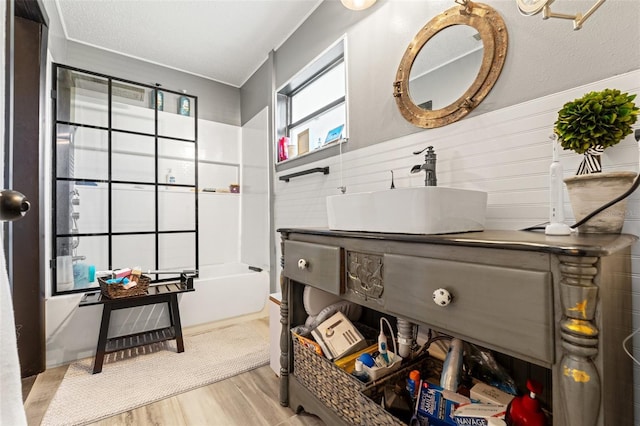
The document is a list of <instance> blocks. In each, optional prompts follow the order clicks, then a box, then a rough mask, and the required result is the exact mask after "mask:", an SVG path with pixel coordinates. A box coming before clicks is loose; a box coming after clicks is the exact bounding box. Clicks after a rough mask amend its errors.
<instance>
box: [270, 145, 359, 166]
mask: <svg viewBox="0 0 640 426" xmlns="http://www.w3.org/2000/svg"><path fill="white" fill-rule="evenodd" d="M347 140H348V139H347V138H342V139H339V140H337V141H333V142H329V143H328V144H326V145H323V146H321V147H320V148H317V149H314V150H313V151H309V152H305V153H304V154H301V155H296V156H295V157H292V158H289V159H287V160H283V161H280V162H278V163H276V173H277V172H281V171H284V170H289V169H292V168H294V167H298V166H302V165H305V164H310V163H312V162H314V161H318V160H323V159H325V158H329V157H333V156H335V155H338V154H339V153H340V147H341V145H342V144H344V143H346V142H347ZM342 150H343V152H344V151H345V147H342Z"/></svg>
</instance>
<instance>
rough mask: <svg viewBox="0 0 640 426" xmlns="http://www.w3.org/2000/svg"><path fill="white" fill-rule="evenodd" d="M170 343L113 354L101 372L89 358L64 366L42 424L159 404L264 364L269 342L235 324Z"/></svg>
mask: <svg viewBox="0 0 640 426" xmlns="http://www.w3.org/2000/svg"><path fill="white" fill-rule="evenodd" d="M184 347H185V350H184V352H182V353H177V352H176V342H175V340H171V341H167V342H162V343H157V344H155V345H148V346H145V347H140V348H134V349H130V350H128V351H121V352H115V353H113V354H109V356H108V358H107V357H105V361H104V364H103V368H102V372H101V373H99V374H92V370H93V358H86V359H83V360H80V361H76V362H74V363H73V364H71V365H70V366H69V369H68V370H67V372H66V374H65V376H64V378H63V379H62V382H61V383H60V387H59V388H58V390H57V392H56V394H55V396H54V397H53V399H52V400H51V403H50V405H49V408H48V409H47V412H46V413H45V415H44V418H43V420H42V423H41V424H42V425H56V426H57V425H82V424H87V423H93V422H96V421H98V420H101V419H104V418H106V417H110V416H113V415H116V414H119V413H122V412H125V411H129V410H131V409H134V408H137V407H141V406H143V405H147V404H150V403H152V402H155V401H159V400H161V399H164V398H168V397H170V396H174V395H177V394H179V393H182V392H186V391H189V390H192V389H195V388H198V387H201V386H205V385H208V384H210V383H214V382H217V381H220V380H223V379H226V378H228V377H231V376H234V375H236V374H240V373H244V372H246V371H249V370H252V369H254V368H258V367H261V366H263V365H265V364H267V363H268V361H269V342H268V339H267V337H266V336H265V335H264V333H260V331H259V330H256V329H254V328H252V327H251V325H250V324H235V325H231V326H228V327H224V328H219V329H214V330H211V331H207V332H205V333H201V334H197V335H193V336H185V337H184Z"/></svg>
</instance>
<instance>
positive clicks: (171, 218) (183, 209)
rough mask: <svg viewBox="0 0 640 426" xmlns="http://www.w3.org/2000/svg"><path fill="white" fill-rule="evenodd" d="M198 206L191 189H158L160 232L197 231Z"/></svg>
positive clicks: (162, 187)
mask: <svg viewBox="0 0 640 426" xmlns="http://www.w3.org/2000/svg"><path fill="white" fill-rule="evenodd" d="M195 211H196V206H195V198H194V196H193V192H192V191H191V189H190V188H182V187H164V186H161V187H160V188H158V230H160V231H161V232H164V231H180V230H195V229H196V216H195Z"/></svg>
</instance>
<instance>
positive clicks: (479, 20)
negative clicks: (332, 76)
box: [393, 0, 508, 129]
mask: <svg viewBox="0 0 640 426" xmlns="http://www.w3.org/2000/svg"><path fill="white" fill-rule="evenodd" d="M456 3H459V4H461V6H456V7H452V8H451V9H448V10H446V11H444V12H443V13H441V14H440V15H438V16H436V17H434V18H433V19H431V20H430V21H429V22H427V24H426V25H425V26H424V27H422V29H421V30H420V31H419V32H418V34H416V36H415V37H414V38H413V40H412V41H411V43H409V46H408V47H407V49H406V51H405V53H404V56H403V57H402V60H401V61H400V65H399V66H398V72H397V73H396V80H395V81H394V83H393V96H394V97H395V99H396V103H397V105H398V109H399V110H400V113H401V114H402V116H403V117H404V118H405V119H406V120H407V121H409V122H410V123H412V124H414V125H416V126H418V127H423V128H426V129H429V128H434V127H441V126H445V125H447V124H450V123H453V122H455V121H458V120H460V119H461V118H462V117H464V116H465V115H467V114H469V113H470V112H471V111H472V110H473V109H474V108H475V107H477V106H478V105H479V104H480V103H481V102H482V100H483V99H484V98H485V97H486V96H487V94H488V93H489V91H490V90H491V88H492V87H493V85H494V84H495V82H496V81H497V79H498V76H499V75H500V72H501V71H502V67H503V65H504V62H505V58H506V55H507V44H508V36H507V29H506V27H505V23H504V20H503V19H502V17H501V16H500V14H498V12H496V11H495V10H494V9H493V8H491V7H490V6H488V5H486V4H482V3H473V2H471V1H466V0H460V1H456Z"/></svg>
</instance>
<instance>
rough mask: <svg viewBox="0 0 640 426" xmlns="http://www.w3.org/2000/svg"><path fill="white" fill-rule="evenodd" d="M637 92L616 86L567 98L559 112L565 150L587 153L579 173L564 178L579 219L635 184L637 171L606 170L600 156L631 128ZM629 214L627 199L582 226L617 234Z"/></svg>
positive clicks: (583, 229)
mask: <svg viewBox="0 0 640 426" xmlns="http://www.w3.org/2000/svg"><path fill="white" fill-rule="evenodd" d="M635 97H636V95H635V94H633V95H629V94H628V93H622V92H620V90H617V89H604V90H602V91H597V92H589V93H587V94H585V95H584V96H582V97H581V98H578V99H575V100H573V101H571V102H567V103H566V104H564V106H563V107H562V109H561V110H560V111H558V119H557V120H556V122H555V125H554V133H555V135H556V136H557V138H558V142H559V143H560V145H561V146H562V148H563V149H567V150H571V151H574V152H576V153H577V154H582V155H584V158H583V160H582V162H581V163H580V165H579V166H578V170H577V172H576V176H572V177H569V178H566V179H565V180H564V182H565V184H566V185H567V189H568V191H569V198H570V199H571V206H572V208H573V213H574V215H575V217H576V220H578V221H579V220H581V219H582V218H584V217H585V216H586V215H588V214H589V213H591V212H592V211H594V210H596V209H597V208H599V207H600V206H602V205H604V204H606V203H607V202H609V201H611V200H613V199H615V198H616V197H618V196H620V195H622V194H624V192H625V191H627V190H628V189H629V188H630V187H631V185H632V184H633V181H634V179H635V177H636V174H637V173H635V172H609V173H602V164H601V159H600V158H601V155H602V153H603V152H604V150H605V149H606V148H608V147H610V146H613V145H616V144H618V143H619V142H620V141H622V140H623V139H624V138H625V137H626V136H627V135H630V134H631V133H632V132H633V128H632V125H633V124H634V123H635V122H636V120H637V118H638V110H639V108H638V107H636V105H635V103H634V99H635ZM625 214H626V200H623V201H620V202H618V203H616V204H614V205H613V206H611V207H610V208H609V209H607V210H604V211H603V212H601V213H599V214H598V215H596V216H594V217H593V218H592V219H590V220H589V221H588V222H587V223H585V224H584V225H582V226H581V227H579V231H580V232H612V233H619V232H620V231H621V230H622V225H623V224H624V216H625Z"/></svg>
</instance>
